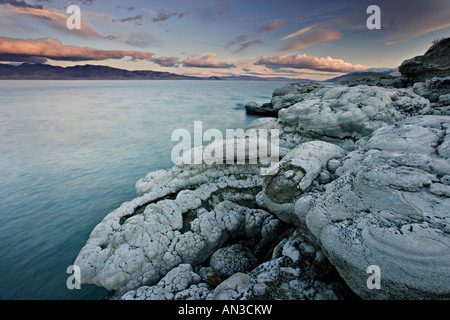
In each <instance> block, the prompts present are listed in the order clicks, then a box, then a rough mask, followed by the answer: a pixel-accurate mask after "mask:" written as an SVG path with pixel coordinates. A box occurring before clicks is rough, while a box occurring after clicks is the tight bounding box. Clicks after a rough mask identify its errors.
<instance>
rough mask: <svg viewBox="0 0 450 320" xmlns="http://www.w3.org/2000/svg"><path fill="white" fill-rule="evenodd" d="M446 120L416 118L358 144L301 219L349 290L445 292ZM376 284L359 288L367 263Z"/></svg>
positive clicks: (449, 169) (448, 252) (448, 238)
mask: <svg viewBox="0 0 450 320" xmlns="http://www.w3.org/2000/svg"><path fill="white" fill-rule="evenodd" d="M449 130H450V119H449V118H448V117H435V116H424V117H422V116H420V117H413V118H410V119H408V120H406V121H404V122H402V123H400V124H395V125H393V126H389V127H385V128H381V129H379V130H377V131H375V132H374V133H373V135H371V136H370V137H369V138H367V139H363V140H362V141H360V143H359V144H358V147H359V150H356V151H354V152H352V153H350V154H349V155H348V156H347V158H346V160H345V162H344V164H343V166H342V167H341V168H339V169H338V174H339V175H340V177H339V178H338V179H336V180H334V181H333V182H331V183H330V184H328V185H327V189H326V191H325V193H324V194H323V195H322V196H321V197H319V198H318V199H317V200H316V203H315V206H314V208H313V209H312V210H310V211H309V212H308V213H307V216H306V224H307V227H308V229H309V231H310V232H311V233H312V234H313V235H314V236H315V238H316V241H317V243H319V244H320V245H321V247H322V248H323V250H324V253H325V254H326V256H327V257H328V259H329V260H330V262H331V263H332V264H333V265H334V266H335V267H336V268H337V270H338V272H339V273H340V275H341V276H342V277H343V279H344V280H345V281H346V282H347V283H348V285H349V286H350V287H351V288H352V290H353V291H354V292H356V293H357V294H358V295H359V296H361V297H363V298H367V299H439V298H448V297H449V296H450V228H449V223H450V186H449V179H448V178H449V175H450V163H449V155H450V149H449V146H450V145H449V142H450V132H449ZM373 265H375V266H378V267H379V268H380V271H381V278H380V279H381V288H380V289H373V288H372V289H371V288H369V286H368V285H367V280H368V278H369V276H370V274H368V273H367V270H368V267H369V266H373Z"/></svg>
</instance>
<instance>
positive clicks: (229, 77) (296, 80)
mask: <svg viewBox="0 0 450 320" xmlns="http://www.w3.org/2000/svg"><path fill="white" fill-rule="evenodd" d="M220 79H222V80H245V81H289V82H309V81H313V80H309V79H301V78H300V79H291V78H284V77H265V78H263V77H257V76H225V77H220Z"/></svg>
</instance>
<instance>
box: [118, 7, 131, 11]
mask: <svg viewBox="0 0 450 320" xmlns="http://www.w3.org/2000/svg"><path fill="white" fill-rule="evenodd" d="M116 8H118V9H125V10H128V11H133V10H134V9H135V7H132V6H130V7H126V6H117V7H116Z"/></svg>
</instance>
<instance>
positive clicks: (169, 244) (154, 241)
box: [74, 40, 450, 300]
mask: <svg viewBox="0 0 450 320" xmlns="http://www.w3.org/2000/svg"><path fill="white" fill-rule="evenodd" d="M447 46H448V41H447V40H445V41H441V42H439V43H438V44H436V45H434V46H433V47H431V48H430V50H428V52H427V53H426V54H425V56H424V57H422V58H420V57H416V58H414V59H412V60H413V61H409V60H408V61H406V62H405V63H403V64H402V66H403V67H401V68H400V71H401V72H403V73H404V74H407V76H408V77H410V78H409V79H410V80H411V79H413V78H412V77H413V76H414V77H417V79H418V80H417V81H416V82H414V81H413V82H411V86H409V87H406V88H394V87H395V86H394V87H392V86H391V87H389V88H388V87H383V86H370V85H367V84H359V85H354V86H347V85H342V84H327V85H323V84H317V83H301V84H289V85H286V86H284V87H282V88H280V89H277V90H275V92H274V94H273V96H272V100H271V102H270V104H266V105H265V106H264V108H262V109H267V110H268V111H270V112H273V113H274V114H276V116H277V117H265V118H260V119H257V120H255V121H253V122H252V123H251V124H250V125H249V126H248V128H247V132H246V133H245V134H244V135H243V136H241V137H239V138H237V139H236V140H235V141H244V140H245V141H249V139H251V137H250V136H251V135H250V131H252V130H253V131H254V130H258V129H267V130H270V129H277V130H278V131H277V132H278V134H277V137H276V138H279V143H280V152H279V154H280V158H281V159H280V161H279V162H278V163H276V164H274V165H273V166H272V167H270V169H269V170H266V171H264V172H265V173H266V174H265V175H263V174H262V172H263V171H262V170H261V169H262V168H263V167H264V161H263V159H261V158H260V157H259V156H258V155H259V153H252V154H251V153H250V152H249V150H248V148H247V149H245V148H244V149H245V150H246V153H245V154H240V155H236V156H235V157H234V158H233V159H234V160H236V161H235V162H234V163H233V164H224V163H223V162H222V161H219V160H223V159H225V157H226V154H225V153H224V154H222V155H217V156H212V158H203V160H202V161H200V162H199V164H189V163H190V162H189V160H192V159H195V157H196V154H197V152H198V151H199V150H200V151H201V150H203V148H207V146H206V147H201V148H197V149H191V150H187V151H186V152H185V153H184V154H183V155H182V156H180V157H179V159H178V161H177V164H176V165H175V166H174V167H173V168H171V169H168V170H158V171H154V172H151V173H149V174H148V175H147V176H146V177H144V178H142V179H141V180H139V181H138V182H137V183H136V191H137V195H138V197H137V198H136V199H134V200H132V201H130V202H127V203H124V204H123V205H122V206H120V207H119V208H118V209H116V210H115V211H113V212H111V213H110V214H108V215H107V216H106V217H105V218H104V219H103V221H102V222H101V223H100V224H98V225H97V226H96V228H95V229H94V230H93V231H92V233H91V235H90V237H89V239H88V241H87V243H86V245H85V246H84V247H83V249H82V250H81V252H80V253H79V255H78V257H77V258H76V260H75V263H74V264H76V265H78V266H80V268H81V276H82V282H83V283H94V284H96V285H99V286H103V287H105V288H106V289H108V290H110V291H111V292H113V293H114V295H113V296H114V297H115V298H121V299H169V300H171V299H196V300H204V299H346V298H355V297H360V298H364V299H448V298H449V297H450V116H449V113H448V111H449V108H450V105H449V102H450V99H449V95H450V90H449V77H436V76H441V75H442V74H443V73H442V70H445V63H443V60H445V59H442V58H445V57H447V62H448V61H450V59H448V50H447V49H446V48H447ZM419 64H420V67H418V66H419ZM444 73H445V72H444ZM410 80H408V81H410ZM408 81H406V82H405V83H408ZM248 106H249V108H255V110H256V109H258V108H259V107H258V106H256V105H253V104H248ZM267 110H266V111H267ZM247 111H248V109H247ZM271 138H272V137H271V136H270V135H269V136H268V137H267V145H269V144H270V143H271ZM229 142H230V141H215V142H213V143H215V144H218V147H219V148H223V150H226V148H225V146H226V144H227V143H229ZM214 157H216V158H214ZM216 160H217V161H216ZM237 160H242V161H241V162H238V161H237ZM250 160H252V161H250ZM372 266H376V267H377V268H379V270H380V271H381V274H380V280H381V285H380V288H375V289H374V288H373V287H370V286H369V285H368V278H369V276H370V273H368V270H370V267H372ZM368 268H369V269H368Z"/></svg>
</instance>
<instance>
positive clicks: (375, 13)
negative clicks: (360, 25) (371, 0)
mask: <svg viewBox="0 0 450 320" xmlns="http://www.w3.org/2000/svg"><path fill="white" fill-rule="evenodd" d="M366 13H368V14H371V16H370V17H369V18H367V21H366V26H367V29H369V30H373V29H381V9H380V7H379V6H377V5H371V6H368V7H367V10H366Z"/></svg>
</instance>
